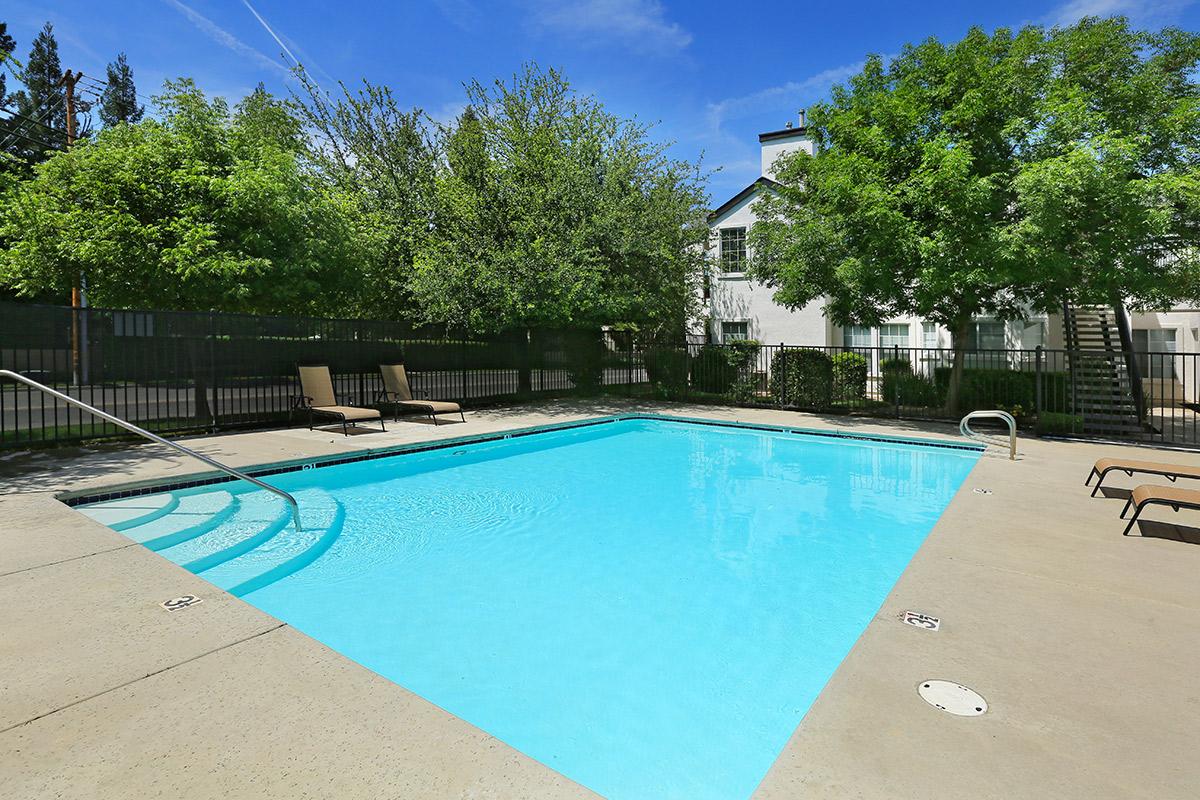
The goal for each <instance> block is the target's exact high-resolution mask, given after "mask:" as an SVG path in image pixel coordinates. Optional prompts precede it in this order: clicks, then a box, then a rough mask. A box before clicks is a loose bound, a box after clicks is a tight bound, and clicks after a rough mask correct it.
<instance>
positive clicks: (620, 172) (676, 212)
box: [411, 65, 707, 334]
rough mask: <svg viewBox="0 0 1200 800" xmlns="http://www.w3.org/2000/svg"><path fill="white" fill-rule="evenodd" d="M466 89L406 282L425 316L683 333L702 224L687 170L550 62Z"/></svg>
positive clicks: (700, 196) (701, 197)
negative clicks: (620, 326)
mask: <svg viewBox="0 0 1200 800" xmlns="http://www.w3.org/2000/svg"><path fill="white" fill-rule="evenodd" d="M467 95H468V101H469V103H470V105H469V108H468V111H466V112H464V114H463V116H462V117H461V118H460V119H459V121H458V124H457V125H456V126H455V127H454V129H453V130H452V131H451V132H449V134H448V137H447V139H448V140H447V143H446V145H445V148H446V150H447V152H448V158H447V162H446V166H445V168H443V169H441V170H440V171H439V174H438V180H437V206H436V210H435V215H434V219H433V224H432V226H431V230H430V234H429V235H428V236H427V237H426V238H425V239H424V243H425V247H424V248H423V250H422V251H421V252H420V255H419V257H418V259H417V261H416V263H415V269H414V274H413V279H412V283H411V286H412V290H413V293H414V295H415V297H416V298H417V300H418V306H419V307H420V308H421V309H422V312H423V314H424V315H425V319H426V320H427V321H430V322H440V323H445V324H448V325H451V326H454V327H458V328H463V329H467V330H471V331H496V330H506V329H516V328H538V327H577V328H598V327H600V326H601V325H605V324H616V323H635V324H637V325H639V326H641V327H642V328H643V329H645V330H650V331H670V332H671V333H676V334H678V333H681V332H682V330H683V326H684V322H685V321H686V319H687V317H688V314H689V312H690V311H691V310H692V304H693V303H694V299H695V297H696V291H695V290H696V286H697V280H698V277H699V275H700V272H701V264H702V257H703V256H702V248H701V247H700V243H701V242H702V241H703V240H704V238H705V236H706V235H707V228H706V226H705V225H704V224H703V218H702V208H703V206H704V203H705V200H706V197H705V194H704V190H703V181H702V179H701V177H700V175H699V173H698V168H697V167H696V166H694V165H691V164H688V163H686V162H682V161H677V160H674V159H671V158H670V157H669V156H668V155H667V154H666V147H667V146H666V145H665V144H662V143H658V142H653V141H651V140H650V138H649V136H648V131H649V129H648V128H647V127H646V126H644V125H642V124H640V123H637V122H635V121H631V120H623V119H620V118H618V117H617V116H615V115H613V114H611V113H609V112H607V111H606V110H605V109H604V107H603V106H602V105H601V104H600V103H599V102H598V101H597V100H595V99H594V98H592V97H586V96H581V95H579V94H577V93H575V92H574V91H573V90H572V89H571V87H570V85H569V84H568V83H567V81H566V80H565V79H564V78H563V77H562V76H561V75H560V74H559V73H557V72H555V71H554V70H548V71H542V70H540V69H538V68H537V67H536V66H532V65H531V66H528V67H526V69H525V70H524V71H523V72H522V73H520V74H518V75H517V76H516V77H515V78H514V79H513V81H512V82H511V83H505V82H502V81H497V82H495V83H494V84H493V85H492V86H490V87H485V86H483V85H482V84H479V83H472V84H470V85H469V86H468V87H467Z"/></svg>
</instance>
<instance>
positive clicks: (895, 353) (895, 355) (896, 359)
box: [880, 344, 912, 419]
mask: <svg viewBox="0 0 1200 800" xmlns="http://www.w3.org/2000/svg"><path fill="white" fill-rule="evenodd" d="M899 363H900V345H898V344H894V345H892V364H895V365H898V364H899ZM892 369H896V367H895V366H893V367H892ZM909 369H910V370H911V369H912V365H911V364H909ZM881 371H882V370H881ZM880 378H882V375H881V376H880ZM902 386H904V381H896V419H900V389H901V387H902Z"/></svg>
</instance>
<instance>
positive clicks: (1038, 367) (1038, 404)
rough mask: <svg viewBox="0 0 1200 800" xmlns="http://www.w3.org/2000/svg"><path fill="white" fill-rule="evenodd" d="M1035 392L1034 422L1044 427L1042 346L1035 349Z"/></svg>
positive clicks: (1039, 426)
mask: <svg viewBox="0 0 1200 800" xmlns="http://www.w3.org/2000/svg"><path fill="white" fill-rule="evenodd" d="M1034 376H1035V377H1034V385H1035V389H1034V394H1033V424H1034V425H1035V426H1036V427H1037V429H1039V430H1040V429H1041V427H1042V403H1043V402H1044V400H1043V399H1042V392H1043V389H1042V346H1041V345H1040V344H1039V345H1038V346H1037V349H1036V350H1034Z"/></svg>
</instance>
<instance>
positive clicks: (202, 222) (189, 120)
mask: <svg viewBox="0 0 1200 800" xmlns="http://www.w3.org/2000/svg"><path fill="white" fill-rule="evenodd" d="M155 103H156V106H157V109H158V114H159V117H160V119H150V120H143V121H141V122H139V123H136V124H131V125H117V126H115V127H111V128H105V129H103V130H102V131H100V133H99V134H98V135H97V136H96V137H95V138H94V140H92V141H87V142H81V143H80V144H79V145H77V146H76V147H75V148H73V149H72V150H71V151H70V152H67V153H60V154H57V155H55V156H54V157H53V158H51V159H49V160H48V161H46V162H44V163H42V164H40V165H38V166H37V167H36V170H35V173H34V176H33V177H32V178H31V179H29V180H27V181H23V182H21V183H18V184H17V185H16V186H15V188H13V189H12V190H11V191H10V193H9V195H8V197H7V198H5V202H4V203H3V206H2V210H0V240H3V241H5V242H6V244H7V247H5V248H3V249H0V282H3V283H6V284H8V285H11V286H13V287H15V288H16V289H17V290H19V291H21V292H23V293H26V294H34V293H37V292H44V291H47V290H49V291H57V292H60V293H62V294H65V293H66V292H67V291H68V290H69V288H70V286H71V284H72V282H73V281H74V280H75V279H76V277H77V276H78V275H80V274H83V275H86V277H87V283H88V290H89V295H90V298H91V301H92V303H93V304H95V305H107V306H116V307H122V306H125V307H129V306H133V307H149V308H164V309H187V310H206V309H220V310H224V311H247V312H259V313H289V312H292V313H300V312H328V311H330V310H333V309H338V308H341V307H344V306H345V305H346V303H347V302H348V301H347V300H346V298H345V297H344V296H343V295H344V294H345V293H346V292H347V291H349V289H348V288H347V287H352V286H354V285H356V284H354V283H353V282H352V280H351V278H350V275H349V271H350V268H351V264H352V255H351V254H352V242H353V238H352V235H351V232H352V226H351V223H350V222H349V221H348V218H347V210H346V209H345V208H344V207H343V206H342V204H341V203H340V201H339V200H338V199H337V198H336V197H334V196H333V195H331V194H330V193H329V192H327V191H325V189H324V187H323V186H322V185H321V184H320V183H319V182H317V181H314V180H313V179H312V176H311V175H310V174H308V173H306V172H305V171H304V170H303V169H302V168H301V163H302V158H301V156H300V153H299V148H298V145H297V142H298V130H299V122H298V120H297V119H296V117H295V116H294V115H293V114H291V112H290V111H289V110H288V107H287V106H286V104H284V103H281V102H280V101H278V100H275V99H273V98H271V97H270V96H269V95H267V94H266V92H264V91H262V90H259V91H256V92H255V93H254V94H252V95H250V96H249V97H248V98H247V99H246V100H245V101H244V102H243V103H241V104H240V105H239V106H238V107H237V109H235V110H234V111H231V110H230V109H229V107H228V106H227V104H226V103H225V102H224V101H223V100H221V99H216V100H211V101H210V100H208V99H207V98H206V97H205V96H204V94H203V93H202V92H200V90H199V89H197V88H196V86H195V85H194V84H193V83H192V82H191V81H186V80H184V81H177V82H168V83H167V85H166V88H165V91H164V93H163V94H162V95H161V96H159V97H157V98H155ZM60 296H61V295H60Z"/></svg>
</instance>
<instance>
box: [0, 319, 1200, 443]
mask: <svg viewBox="0 0 1200 800" xmlns="http://www.w3.org/2000/svg"><path fill="white" fill-rule="evenodd" d="M1198 357H1200V354H1194V353H1188V354H1177V353H1151V352H1143V353H1138V354H1136V356H1135V358H1136V365H1135V366H1136V372H1137V374H1138V375H1140V377H1138V378H1136V379H1135V378H1134V377H1132V375H1131V372H1132V371H1131V370H1130V368H1129V367H1130V364H1129V362H1128V360H1127V359H1126V357H1125V356H1124V355H1122V354H1120V353H1114V352H1106V351H1076V350H1047V349H1042V348H1038V349H1036V350H978V351H972V352H969V353H967V354H966V358H965V364H964V369H963V372H962V376H961V379H960V381H959V392H958V403H957V410H956V411H955V412H953V413H952V412H950V411H949V407H950V406H949V403H948V400H949V395H950V391H951V384H952V383H953V381H952V363H953V353H952V351H950V350H948V349H934V348H902V347H882V348H844V347H825V346H804V345H787V344H780V345H760V344H758V343H755V342H730V343H726V344H704V343H697V342H680V343H675V342H671V343H663V342H649V341H644V340H643V339H642V338H640V337H638V336H636V335H634V334H630V333H625V332H612V331H610V332H600V331H533V332H525V331H521V332H517V333H513V334H508V335H502V336H494V337H489V338H464V337H451V336H445V335H440V334H438V333H437V332H430V331H423V332H422V331H414V330H412V329H411V328H409V327H407V326H405V325H403V324H400V323H394V322H379V321H364V320H329V319H315V318H293V317H264V316H251V315H238V314H215V313H214V314H205V313H200V314H197V313H182V312H162V311H128V310H112V309H82V310H80V309H71V308H68V307H62V306H41V305H28V304H17V303H0V368H5V369H11V370H15V371H18V372H21V373H24V374H26V375H29V376H30V377H33V378H35V379H37V380H41V381H43V382H47V383H50V384H51V385H53V386H54V387H55V388H58V389H59V390H61V391H65V392H67V393H69V394H71V395H72V396H74V397H77V398H79V399H80V400H83V401H84V402H87V403H90V404H92V405H94V406H97V407H99V408H101V409H103V410H105V411H108V412H109V413H111V414H115V415H117V416H119V417H123V418H125V419H128V420H130V421H132V422H135V423H137V424H139V425H142V426H143V427H147V428H149V429H151V430H155V431H158V432H165V433H182V432H192V431H215V430H227V429H234V428H239V427H254V426H259V427H262V426H272V425H286V424H289V423H292V422H295V423H297V424H298V423H299V422H300V421H301V420H302V419H304V417H303V416H297V415H295V414H294V413H293V409H294V405H295V401H296V397H297V396H298V395H299V387H298V383H297V377H296V365H297V364H302V363H325V364H329V365H330V368H331V372H332V373H333V376H334V383H335V389H336V390H337V392H338V393H339V395H340V396H341V397H342V398H343V400H345V401H349V402H355V403H359V404H364V405H367V404H370V403H371V402H372V401H373V400H374V398H375V396H376V393H377V392H378V391H379V390H380V389H381V388H382V384H381V378H380V374H379V364H380V363H385V362H394V361H400V362H403V363H404V364H406V366H407V367H408V372H409V375H410V376H411V377H410V380H411V382H412V384H413V389H414V390H415V391H417V392H422V393H425V392H427V393H428V396H430V397H432V398H436V399H444V400H454V401H457V402H460V403H463V404H464V405H479V404H483V403H494V402H508V401H512V400H516V399H520V398H529V397H538V396H547V395H562V394H597V393H617V394H621V395H625V396H638V397H654V398H660V399H667V400H683V401H689V402H700V403H720V404H727V405H728V404H732V405H740V406H759V407H771V408H784V409H792V410H801V411H815V412H821V413H834V414H856V415H870V416H886V417H893V418H900V419H941V420H951V421H957V419H958V417H959V416H961V415H962V414H964V413H966V412H968V411H972V410H978V409H992V408H999V409H1003V410H1005V411H1009V412H1010V413H1012V414H1013V416H1014V417H1016V418H1017V420H1018V422H1019V423H1020V424H1021V425H1022V427H1024V428H1026V429H1028V430H1031V431H1035V432H1037V433H1039V434H1043V435H1047V434H1050V435H1068V436H1088V437H1097V438H1105V439H1122V440H1137V441H1144V442H1154V443H1159V444H1174V445H1197V444H1200V430H1198V429H1197V409H1198V406H1197V399H1198V398H1197V395H1198V389H1200V387H1198V381H1197V375H1198V374H1200V363H1198V362H1197V360H1196V359H1197V358H1198ZM1135 384H1136V385H1135ZM1138 386H1140V388H1141V392H1140V395H1141V396H1140V397H1139V393H1138V392H1136V391H1135V389H1136V388H1137V387H1138ZM121 434H122V432H121V431H118V430H116V429H114V428H112V427H111V426H109V425H107V424H106V423H103V422H101V421H99V420H96V419H95V418H92V417H91V416H90V415H88V414H86V413H84V412H81V411H78V410H76V409H73V408H70V407H68V406H66V405H63V404H61V403H58V402H56V401H55V400H54V399H53V398H51V397H48V396H46V395H43V394H42V393H40V392H37V391H34V390H32V389H29V388H27V387H24V386H22V385H20V384H17V383H14V382H9V381H4V382H0V447H19V446H29V445H36V444H39V443H48V444H53V443H65V442H71V441H79V440H85V439H97V438H105V437H109V436H117V435H121Z"/></svg>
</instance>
